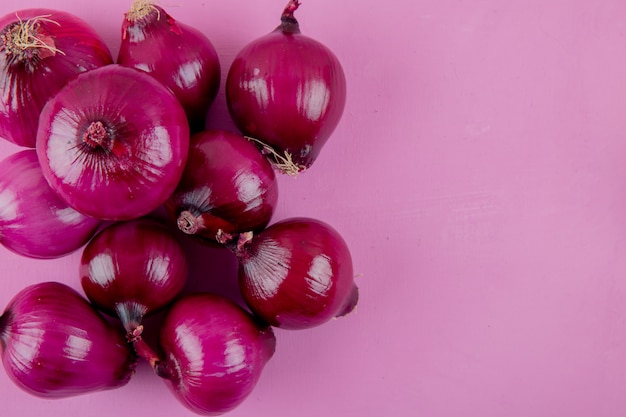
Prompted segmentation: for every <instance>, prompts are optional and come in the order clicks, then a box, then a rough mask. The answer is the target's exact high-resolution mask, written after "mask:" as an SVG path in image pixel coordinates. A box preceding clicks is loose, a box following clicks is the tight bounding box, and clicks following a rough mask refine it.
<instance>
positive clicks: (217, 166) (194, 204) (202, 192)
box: [165, 130, 278, 242]
mask: <svg viewBox="0 0 626 417" xmlns="http://www.w3.org/2000/svg"><path fill="white" fill-rule="evenodd" d="M277 202H278V184H277V181H276V175H275V173H274V170H273V168H272V166H271V165H270V163H269V162H268V161H267V159H265V157H264V156H263V155H262V154H261V153H260V152H259V150H258V149H257V148H256V147H255V146H254V145H253V144H252V143H251V142H249V141H248V140H246V139H245V138H244V137H243V136H241V135H238V134H235V133H231V132H227V131H223V130H210V131H204V132H200V133H197V134H195V135H193V136H192V138H191V146H190V149H189V156H188V159H187V165H186V166H185V171H184V173H183V176H182V178H181V181H180V183H179V184H178V187H177V188H176V190H175V191H174V193H173V194H172V195H171V196H170V198H169V199H168V200H167V201H166V202H165V208H166V210H167V212H168V213H169V215H170V217H171V218H173V219H176V221H177V224H178V227H179V229H180V230H182V231H183V232H185V233H187V234H191V235H195V236H198V237H202V238H204V239H206V240H208V241H211V242H215V240H216V237H217V235H218V234H223V233H226V234H237V233H242V232H247V231H255V232H256V231H260V230H262V229H263V228H265V226H267V224H268V223H269V221H270V219H271V218H272V215H273V213H274V208H275V207H276V204H277Z"/></svg>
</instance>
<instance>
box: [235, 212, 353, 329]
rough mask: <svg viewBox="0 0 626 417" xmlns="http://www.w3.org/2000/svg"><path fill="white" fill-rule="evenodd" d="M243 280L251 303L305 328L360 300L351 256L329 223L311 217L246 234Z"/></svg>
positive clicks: (241, 245)
mask: <svg viewBox="0 0 626 417" xmlns="http://www.w3.org/2000/svg"><path fill="white" fill-rule="evenodd" d="M231 249H232V250H233V251H234V253H235V254H236V255H237V257H238V258H239V262H240V268H239V284H240V287H241V292H242V294H243V298H244V300H245V301H246V303H247V304H248V306H249V307H250V309H251V310H252V311H253V312H254V313H255V314H256V315H258V316H259V317H261V318H262V319H263V320H265V321H267V322H268V323H270V324H271V325H273V326H276V327H282V328H286V329H303V328H309V327H314V326H317V325H320V324H322V323H324V322H326V321H328V320H330V319H331V318H333V317H339V316H342V315H345V314H347V313H349V312H350V311H352V310H353V309H354V308H355V306H356V304H357V301H358V289H357V287H356V285H355V284H354V276H353V273H352V258H351V255H350V252H349V250H348V246H347V245H346V243H345V241H344V240H343V238H342V237H341V236H340V235H339V233H337V231H336V230H334V229H333V228H332V227H331V226H329V225H328V224H326V223H324V222H321V221H319V220H315V219H309V218H292V219H286V220H283V221H281V222H278V223H275V224H273V225H271V226H270V227H268V228H267V229H265V230H264V231H262V232H261V233H259V234H257V235H256V236H252V235H251V234H248V235H241V236H240V238H239V242H238V243H237V245H236V247H232V246H231Z"/></svg>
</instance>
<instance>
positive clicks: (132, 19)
mask: <svg viewBox="0 0 626 417" xmlns="http://www.w3.org/2000/svg"><path fill="white" fill-rule="evenodd" d="M117 63H118V64H120V65H124V66H127V67H132V68H137V69H140V70H143V71H146V72H147V73H148V74H150V75H152V76H153V77H154V78H156V79H157V80H159V81H160V82H161V83H162V84H163V85H165V86H166V87H168V88H169V89H171V90H172V91H173V92H174V94H175V95H176V98H178V100H179V101H180V103H181V104H182V106H183V108H184V109H185V112H186V113H187V118H188V120H189V124H190V126H191V129H192V131H199V130H203V129H204V127H205V121H206V117H207V112H208V110H209V107H210V106H211V104H212V103H213V100H214V99H215V96H216V95H217V91H218V89H219V85H220V71H221V69H220V63H219V58H218V56H217V51H216V50H215V48H214V47H213V44H212V43H211V41H209V39H208V38H207V37H206V36H205V35H204V34H203V33H202V32H200V31H199V30H197V29H195V28H193V27H191V26H189V25H186V24H184V23H181V22H178V21H176V20H175V19H174V18H173V17H172V16H170V15H169V14H168V13H167V12H166V11H165V10H164V9H163V8H162V7H160V6H157V5H156V4H154V2H153V1H150V0H134V1H133V4H132V6H131V9H130V11H128V13H126V15H125V18H124V22H123V24H122V42H121V45H120V51H119V55H118V57H117Z"/></svg>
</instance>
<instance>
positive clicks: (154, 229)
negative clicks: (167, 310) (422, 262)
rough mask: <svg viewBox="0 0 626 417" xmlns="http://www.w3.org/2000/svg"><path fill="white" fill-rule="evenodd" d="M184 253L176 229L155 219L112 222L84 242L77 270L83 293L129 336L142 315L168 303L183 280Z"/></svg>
mask: <svg viewBox="0 0 626 417" xmlns="http://www.w3.org/2000/svg"><path fill="white" fill-rule="evenodd" d="M187 272H188V265H187V258H186V257H185V252H184V251H183V248H182V246H181V245H180V243H179V242H178V240H176V238H175V237H174V235H173V234H172V233H171V232H170V231H169V230H168V229H166V228H165V226H163V225H161V224H160V223H159V222H157V221H156V220H153V219H147V218H145V219H138V220H131V221H127V222H118V223H114V224H112V225H110V226H108V227H107V228H105V229H103V230H102V231H101V232H100V233H98V234H97V235H96V236H95V237H94V238H93V239H92V240H91V241H90V242H89V243H88V244H87V246H86V247H85V249H84V250H83V254H82V257H81V262H80V268H79V275H80V279H81V284H82V287H83V290H84V291H85V294H86V295H87V298H89V300H90V301H91V302H92V304H94V305H95V306H96V307H97V308H98V309H100V310H103V311H105V312H106V313H108V314H111V315H116V314H117V316H118V317H119V318H120V319H121V320H122V324H123V325H124V328H125V329H126V331H127V332H128V334H129V335H131V336H139V335H140V334H141V329H142V327H140V326H141V323H142V320H143V318H144V316H146V315H148V314H151V313H153V312H155V311H157V310H159V309H161V308H163V307H165V306H166V305H167V304H169V303H170V302H171V301H172V300H173V299H174V297H176V296H177V295H178V293H179V292H180V291H181V290H182V289H183V287H184V285H185V282H186V280H187Z"/></svg>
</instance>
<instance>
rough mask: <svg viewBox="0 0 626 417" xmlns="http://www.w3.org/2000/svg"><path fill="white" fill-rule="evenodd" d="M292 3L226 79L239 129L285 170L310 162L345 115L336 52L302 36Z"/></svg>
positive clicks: (242, 54) (237, 60)
mask: <svg viewBox="0 0 626 417" xmlns="http://www.w3.org/2000/svg"><path fill="white" fill-rule="evenodd" d="M299 5H300V2H299V1H297V0H290V1H289V4H288V5H287V7H286V8H285V10H284V11H283V15H282V18H281V22H282V23H281V24H280V25H279V26H278V27H277V28H276V29H275V30H274V31H273V32H271V33H269V34H267V35H265V36H263V37H261V38H259V39H256V40H254V41H252V42H251V43H249V44H248V45H246V46H245V47H244V48H243V49H242V50H241V51H240V52H239V54H238V55H237V56H236V57H235V59H234V61H233V63H232V65H231V67H230V69H229V71H228V75H227V79H226V99H227V103H228V109H229V111H230V114H231V116H232V118H233V120H234V122H235V124H236V125H237V127H238V128H239V129H240V130H241V131H242V132H243V133H244V134H245V135H246V136H251V137H253V138H255V139H256V140H257V141H258V142H259V143H260V144H261V146H262V147H263V149H264V150H265V151H266V152H269V154H268V157H270V158H271V160H273V162H274V163H275V164H276V166H277V167H278V168H279V169H280V170H281V171H283V172H285V173H289V174H295V173H297V172H299V171H302V170H304V169H306V168H308V167H310V166H311V164H313V162H314V161H315V159H316V158H317V156H318V155H319V153H320V150H321V149H322V147H323V146H324V144H325V143H326V141H327V140H328V139H329V138H330V136H331V134H332V133H333V131H334V130H335V128H336V127H337V125H338V123H339V120H340V119H341V116H342V114H343V110H344V106H345V102H346V79H345V75H344V72H343V69H342V67H341V64H340V62H339V60H338V59H337V57H336V56H335V54H333V52H332V51H331V50H330V49H328V48H327V47H326V46H324V45H323V44H321V43H320V42H318V41H316V40H315V39H312V38H309V37H307V36H305V35H302V34H301V33H300V27H299V25H298V21H297V20H296V19H295V18H294V15H293V13H294V11H295V10H296V9H297V8H298V6H299Z"/></svg>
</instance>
